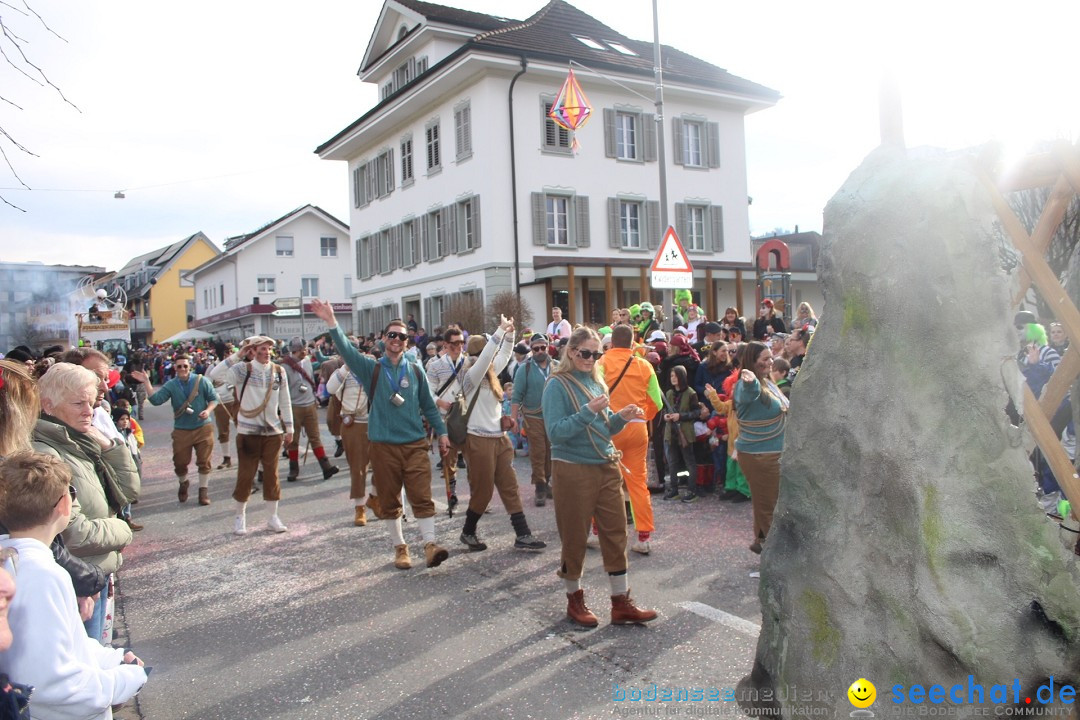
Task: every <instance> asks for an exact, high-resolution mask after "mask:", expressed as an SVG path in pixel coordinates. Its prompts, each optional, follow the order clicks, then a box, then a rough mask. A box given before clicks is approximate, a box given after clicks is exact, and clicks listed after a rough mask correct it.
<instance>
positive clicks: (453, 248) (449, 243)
mask: <svg viewBox="0 0 1080 720" xmlns="http://www.w3.org/2000/svg"><path fill="white" fill-rule="evenodd" d="M442 214H443V232H444V233H445V234H446V243H445V247H446V254H447V255H453V254H454V253H456V252H457V247H458V237H457V225H458V224H457V216H458V206H457V204H456V203H455V204H453V205H450V206H448V207H444V208H443V209H442Z"/></svg>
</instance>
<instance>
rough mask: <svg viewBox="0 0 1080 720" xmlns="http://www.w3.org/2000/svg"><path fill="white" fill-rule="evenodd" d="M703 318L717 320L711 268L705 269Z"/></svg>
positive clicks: (714, 286) (714, 287)
mask: <svg viewBox="0 0 1080 720" xmlns="http://www.w3.org/2000/svg"><path fill="white" fill-rule="evenodd" d="M705 317H707V318H709V319H710V320H718V319H719V317H720V316H719V315H717V314H716V283H715V282H714V281H713V276H712V268H705Z"/></svg>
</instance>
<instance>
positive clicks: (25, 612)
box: [0, 406, 146, 718]
mask: <svg viewBox="0 0 1080 720" xmlns="http://www.w3.org/2000/svg"><path fill="white" fill-rule="evenodd" d="M87 407H89V406H87ZM88 417H89V415H88V414H87V418H88ZM125 452H126V450H125ZM76 493H77V491H76V490H75V485H73V484H72V472H71V468H70V467H69V466H68V465H67V464H66V463H64V462H63V461H62V460H60V459H58V458H56V457H53V456H51V455H48V454H45V453H36V452H27V451H21V452H18V453H16V454H14V455H12V456H10V457H8V458H6V459H4V460H3V461H2V462H0V522H2V523H3V524H4V526H5V527H7V529H8V531H9V532H10V535H6V536H3V538H2V539H0V547H2V548H3V549H4V550H14V554H15V558H16V559H15V560H13V562H12V565H11V567H12V569H13V570H14V574H15V576H16V578H17V582H18V591H17V592H16V593H15V597H14V598H13V600H12V603H11V607H10V609H8V617H9V618H10V623H11V626H12V628H13V629H14V633H13V637H12V638H11V642H10V647H7V648H5V649H4V651H3V652H0V667H3V669H4V671H5V674H10V675H11V676H12V677H17V678H19V680H20V681H22V682H24V683H26V684H27V685H31V686H33V687H34V694H33V701H32V704H31V709H32V712H33V714H32V717H35V718H75V717H79V718H91V717H93V718H110V717H112V712H111V707H112V706H113V705H117V704H120V703H123V702H126V701H127V700H129V699H131V698H132V697H133V696H134V695H135V693H137V692H138V691H139V688H141V687H142V686H143V684H144V683H145V682H146V671H145V670H143V663H142V661H141V660H139V658H137V657H136V656H135V655H134V654H133V653H131V652H130V651H125V650H123V649H121V648H115V649H114V648H105V647H102V646H101V645H99V644H98V643H97V642H95V641H94V639H93V638H91V637H89V636H87V634H86V633H85V632H84V631H83V628H82V627H80V624H79V610H78V603H77V601H76V598H75V591H74V589H73V588H72V585H71V578H70V577H69V576H68V574H67V573H65V572H64V571H63V570H62V569H61V568H60V566H59V565H57V564H56V562H55V560H53V555H52V552H51V551H50V550H49V543H50V542H51V540H52V538H53V537H54V536H55V535H56V534H57V533H59V532H61V531H62V530H64V529H65V528H66V527H67V526H68V523H69V522H70V520H71V516H72V512H73V506H74V505H75V501H76V497H77V495H76ZM28 717H31V716H30V715H28Z"/></svg>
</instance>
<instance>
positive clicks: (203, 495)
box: [199, 487, 210, 505]
mask: <svg viewBox="0 0 1080 720" xmlns="http://www.w3.org/2000/svg"><path fill="white" fill-rule="evenodd" d="M199 504H200V505H209V504H210V488H204V487H201V488H199Z"/></svg>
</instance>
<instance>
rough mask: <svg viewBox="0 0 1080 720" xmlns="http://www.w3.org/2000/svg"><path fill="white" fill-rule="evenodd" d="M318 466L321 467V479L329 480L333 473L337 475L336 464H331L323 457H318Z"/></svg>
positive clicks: (337, 468)
mask: <svg viewBox="0 0 1080 720" xmlns="http://www.w3.org/2000/svg"><path fill="white" fill-rule="evenodd" d="M319 467H321V468H322V479H323V480H329V479H330V478H332V477H333V476H334V475H337V472H338V470H340V469H341V468H339V467H338V466H337V465H331V464H330V461H329V460H327V459H326V458H324V457H321V458H319Z"/></svg>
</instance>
